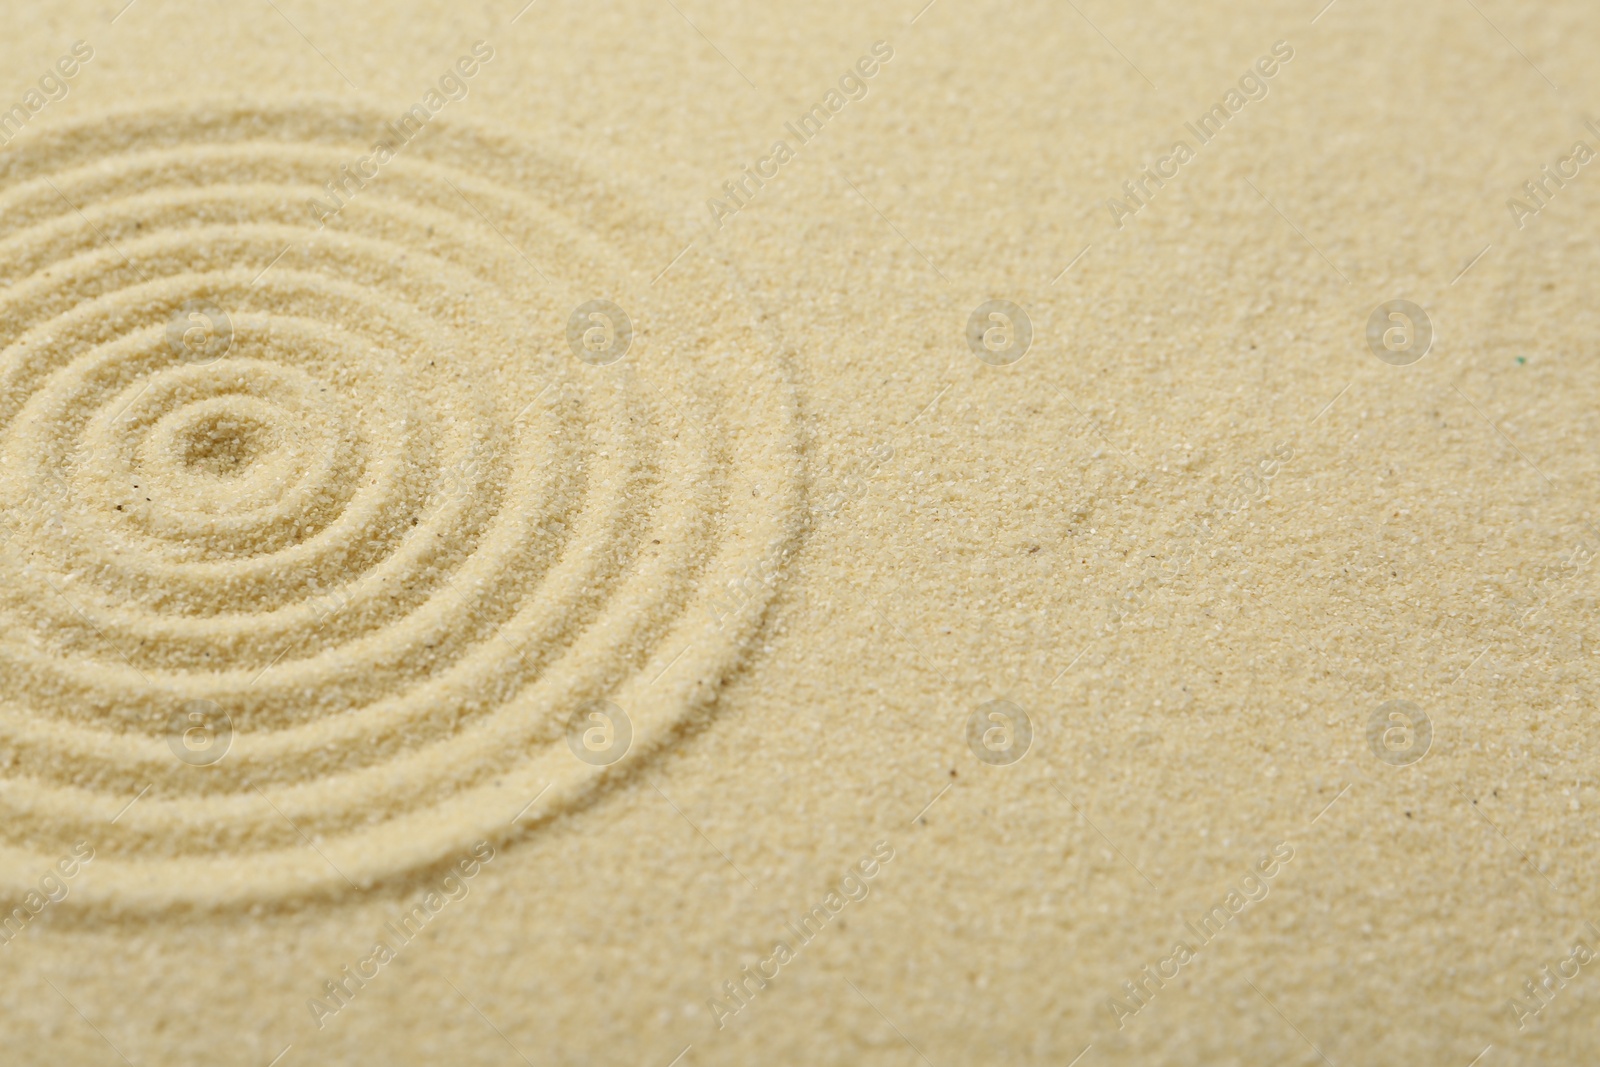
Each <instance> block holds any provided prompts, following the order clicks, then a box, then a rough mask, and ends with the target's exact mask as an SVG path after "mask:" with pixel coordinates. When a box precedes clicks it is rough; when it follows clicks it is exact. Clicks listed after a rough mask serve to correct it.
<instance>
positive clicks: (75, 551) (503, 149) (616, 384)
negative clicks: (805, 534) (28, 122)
mask: <svg viewBox="0 0 1600 1067" xmlns="http://www.w3.org/2000/svg"><path fill="white" fill-rule="evenodd" d="M384 121H385V117H384V116H380V115H376V114H367V113H363V112H359V111H351V110H349V109H330V108H327V107H323V106H317V107H315V108H312V107H305V108H253V107H217V108H213V109H196V108H188V107H185V108H174V109H171V110H167V111H161V112H155V113H151V112H141V113H139V114H127V115H121V116H115V117H111V118H106V119H103V120H97V121H93V122H89V123H85V124H80V125H78V126H76V127H73V128H68V129H62V130H57V131H52V132H51V133H49V134H48V135H42V136H39V137H37V138H34V139H33V140H32V141H31V142H30V143H29V144H28V145H27V146H26V147H23V148H22V149H21V150H19V151H13V152H12V153H11V154H10V155H9V156H8V157H7V158H6V160H5V162H4V163H3V164H0V330H3V332H0V341H3V344H4V347H3V349H0V504H3V506H4V508H5V512H4V517H3V521H0V539H3V541H4V543H3V545H0V888H12V889H16V890H18V891H19V892H20V891H21V890H22V888H23V887H24V886H26V885H27V884H29V883H31V882H32V881H34V880H36V878H37V877H38V875H39V873H40V872H43V871H45V870H46V869H47V868H48V865H49V864H51V863H52V862H53V861H54V860H56V859H57V858H59V857H60V856H62V855H65V854H66V853H67V852H68V851H69V850H70V849H71V847H72V845H73V843H75V842H77V841H79V840H87V841H89V842H91V843H92V844H93V845H94V847H95V849H96V857H95V860H94V863H93V864H92V866H91V868H90V869H89V870H88V871H86V872H85V875H84V877H83V880H82V881H83V888H82V889H80V890H78V893H79V894H80V896H79V897H77V898H75V899H85V898H86V899H88V900H89V901H90V902H94V901H100V902H105V903H110V904H114V905H117V906H121V907H132V908H146V907H162V906H166V905H169V904H173V903H192V904H202V905H206V904H213V905H214V904H229V903H238V902H249V901H254V900H270V899H275V898H284V897H289V896H294V895H298V894H305V893H313V892H323V891H333V890H339V889H342V888H345V887H346V880H347V879H348V880H349V882H351V883H355V884H358V885H366V884H369V883H371V882H373V881H375V880H378V879H381V878H383V877H385V876H386V875H389V874H392V873H395V872H399V871H403V870H405V869H408V868H415V867H419V866H423V865H426V864H428V863H431V862H434V861H436V860H441V859H448V858H450V857H451V855H452V854H453V851H454V850H458V849H462V848H465V847H467V846H469V845H470V843H471V842H472V841H474V840H477V839H478V838H479V837H481V836H489V837H500V836H504V835H506V834H507V833H509V832H511V830H510V826H511V820H512V819H513V817H514V816H517V813H518V811H519V809H522V808H523V807H524V806H525V805H527V804H528V802H529V801H530V800H532V799H533V798H534V797H535V796H537V797H538V800H537V801H536V802H535V803H534V804H533V806H532V807H530V808H527V810H526V811H525V812H524V813H523V814H522V815H521V816H520V820H521V823H522V824H527V823H531V822H534V821H536V820H537V819H538V818H540V817H541V816H544V815H549V814H550V813H552V812H556V811H559V810H561V809H562V808H564V807H567V806H570V805H571V804H572V803H573V802H574V801H575V800H576V799H578V798H580V797H581V796H582V795H583V794H584V793H585V792H586V791H587V790H589V789H590V788H592V787H593V785H594V783H595V782H597V781H598V780H599V779H600V778H601V777H603V776H604V775H605V774H608V773H614V770H615V768H616V767H627V766H630V765H631V764H632V763H634V762H636V761H637V760H638V759H640V758H642V757H643V756H644V755H645V754H647V753H648V752H649V751H650V750H651V749H652V748H654V747H655V746H657V745H659V744H660V743H661V741H662V740H663V739H664V738H665V737H667V736H668V735H669V734H670V733H671V731H672V730H673V729H674V728H675V727H677V726H678V725H680V724H681V723H682V722H683V721H684V720H685V717H686V716H687V715H689V714H691V713H693V712H695V711H696V710H697V709H701V708H704V707H705V706H706V705H708V704H709V703H710V701H711V700H712V699H713V698H714V696H715V691H716V689H717V687H718V686H719V685H720V683H721V681H722V679H723V678H724V677H725V675H726V673H727V671H728V670H729V669H730V668H731V666H732V665H733V663H734V661H735V660H736V658H737V657H738V655H739V654H740V650H741V648H742V647H743V645H744V644H745V643H746V641H747V639H748V638H749V636H750V635H751V634H752V633H753V632H754V629H755V627H757V626H758V625H759V624H760V619H761V615H762V613H763V610H764V606H765V602H766V598H767V596H768V595H769V592H770V589H771V586H772V582H773V580H774V577H775V573H776V567H777V563H778V561H779V560H781V559H782V557H783V556H784V554H785V553H786V551H787V545H788V543H789V541H790V539H791V538H792V537H793V535H794V532H795V530H796V528H797V527H796V516H797V515H798V514H799V509H798V494H799V488H798V487H799V478H798V476H797V464H798V449H797V447H796V437H795V420H794V416H793V407H792V397H791V394H790V392H789V390H788V387H787V385H786V384H785V380H784V378H783V376H782V374H781V372H780V369H779V365H778V362H777V360H776V359H775V358H774V356H773V353H772V352H771V351H770V350H769V349H768V347H767V346H766V345H765V344H764V342H763V340H762V338H761V337H760V336H759V335H758V329H757V327H756V326H755V325H754V324H753V322H754V317H753V316H752V314H751V313H750V311H749V309H748V308H747V307H745V306H744V305H742V304H741V303H739V302H738V301H737V300H736V299H735V298H733V297H731V296H730V295H729V290H730V286H729V284H728V281H727V278H726V276H725V275H724V274H723V273H722V272H721V271H720V269H719V268H718V267H717V266H716V265H715V264H713V263H712V262H711V261H710V260H709V259H708V258H707V257H705V256H703V255H699V254H695V255H690V256H686V257H684V259H683V260H682V261H680V262H679V263H677V264H676V266H675V267H674V268H673V270H672V274H671V276H670V279H668V280H666V281H664V282H662V283H661V284H660V285H658V286H655V287H652V286H651V285H650V281H651V274H652V273H653V272H654V271H655V270H657V269H659V267H660V266H661V264H663V263H665V262H667V261H668V260H670V258H671V257H672V255H674V254H675V253H676V252H677V249H676V248H674V247H673V246H672V242H671V241H670V239H669V238H668V237H667V236H666V235H665V234H664V233H662V232H661V231H660V230H659V229H658V228H657V227H655V226H654V225H653V224H652V223H650V222H649V221H648V219H646V218H642V217H640V216H637V215H635V214H634V213H633V212H632V211H631V210H630V209H629V208H628V207H627V206H626V205H625V204H624V203H623V202H622V200H621V199H619V198H617V197H615V196H613V195H611V194H609V193H607V192H605V191H604V190H602V189H601V188H600V186H599V185H598V184H597V183H594V182H591V181H586V180H583V179H582V178H580V177H579V176H578V174H577V173H576V172H575V171H574V170H572V169H571V168H569V167H566V166H564V165H562V164H560V163H558V162H555V161H553V160H551V159H548V158H545V157H543V156H541V155H540V154H538V153H535V152H533V151H531V150H529V149H528V148H527V147H526V146H525V145H522V144H519V143H517V142H516V141H515V140H513V139H511V138H508V137H506V136H503V135H501V134H498V133H496V132H492V131H487V130H484V129H481V128H477V127H472V126H465V125H462V124H453V125H448V126H447V125H445V124H444V122H443V120H440V121H438V122H436V123H435V124H434V125H433V126H430V128H428V129H427V130H426V131H425V132H424V133H423V135H422V136H420V137H419V138H418V139H416V140H415V141H413V142H412V143H411V144H410V145H408V146H406V147H405V148H404V150H403V151H402V152H401V153H400V154H399V155H398V157H397V158H396V159H395V160H394V161H392V162H390V163H389V164H388V165H387V166H385V167H384V168H383V169H382V171H381V173H380V174H379V176H378V178H377V179H376V180H374V181H372V182H370V183H369V184H368V185H367V187H366V188H365V189H363V190H362V191H360V192H359V194H358V195H356V196H354V197H353V198H351V199H350V202H349V203H348V204H347V205H346V206H345V207H344V208H343V210H342V211H341V212H340V213H339V214H338V215H337V216H335V217H334V218H332V219H330V220H328V222H327V224H326V226H325V227H319V226H318V225H317V220H316V218H315V217H314V216H313V213H312V212H311V211H310V210H309V209H308V207H307V202H308V200H309V199H310V198H311V197H312V196H314V195H317V194H318V193H319V192H322V191H323V189H322V186H323V183H324V182H326V181H327V180H329V179H330V178H332V177H335V176H336V175H337V174H338V171H339V168H340V165H341V164H348V163H351V162H352V161H354V160H356V159H358V158H360V157H362V156H365V155H367V154H368V153H369V152H370V150H371V146H372V144H373V143H374V141H376V140H379V139H382V138H384V137H385V136H386V135H385V134H384V132H383V124H384ZM285 249H287V251H285ZM280 256H281V258H279V257H280ZM269 264H270V269H268V268H269ZM263 272H264V273H263ZM663 294H665V295H663ZM652 297H654V299H652ZM591 300H606V301H613V302H615V304H617V305H619V306H621V307H622V308H624V309H625V310H626V312H627V315H628V317H629V318H630V319H631V323H632V329H633V331H634V333H633V336H632V338H631V341H629V343H628V348H627V352H626V355H625V358H620V359H616V360H614V361H612V359H611V354H610V353H605V352H602V355H603V356H604V358H605V359H606V360H607V362H605V363H603V364H600V363H598V362H596V361H593V360H580V359H578V358H575V356H574V352H573V350H572V348H571V347H570V346H569V344H568V336H567V335H568V320H569V317H570V315H571V314H572V312H573V309H575V308H577V307H578V306H579V305H580V304H584V303H587V302H589V301H591ZM197 316H198V317H197ZM219 319H220V320H221V321H218V320H219ZM174 324H175V325H174ZM191 329H197V330H198V331H199V332H198V333H194V334H187V331H189V330H191ZM186 335H187V336H189V338H190V340H191V341H194V342H196V343H195V344H187V343H185V342H184V341H183V338H184V337H185V336H186ZM174 339H176V341H175V340H174ZM601 341H604V338H601ZM730 582H732V583H735V584H736V585H737V586H738V593H737V595H736V596H730V595H729V593H728V588H727V587H728V583H730ZM732 608H738V609H739V610H730V609H732ZM604 701H610V702H611V703H612V704H614V705H615V706H617V707H620V708H622V709H625V711H626V713H627V714H628V716H629V717H630V720H631V729H632V741H631V745H632V748H631V750H630V752H629V754H628V757H627V758H626V759H624V760H622V761H621V762H620V763H619V764H615V765H607V766H597V765H595V763H594V762H592V761H584V760H579V759H575V758H573V754H572V752H571V751H569V747H568V745H567V743H566V736H567V731H568V726H569V724H570V723H571V722H572V721H573V720H574V719H575V718H578V717H581V715H582V714H583V712H584V710H585V709H586V708H588V707H591V706H603V705H602V704H601V702H604ZM193 709H200V710H202V711H205V713H206V714H214V715H218V716H225V717H226V718H225V721H226V722H227V723H228V724H231V729H232V737H231V741H229V743H228V749H227V752H226V755H225V756H224V757H223V758H222V759H220V760H217V761H212V762H208V761H207V759H202V758H198V757H197V758H193V759H190V758H176V757H175V753H181V752H182V746H181V745H180V746H179V747H178V748H176V749H175V748H174V747H173V746H172V745H170V744H169V735H170V734H171V732H172V730H173V729H174V724H175V723H178V724H181V722H182V721H183V717H184V716H185V715H186V714H188V713H189V712H190V711H191V710H193ZM147 787H148V789H147ZM141 790H147V791H145V792H144V793H143V794H142V796H141V798H140V799H139V800H138V802H137V803H135V804H133V806H132V807H129V808H127V809H126V811H124V812H123V813H122V814H121V815H120V816H117V813H118V811H119V810H120V809H122V808H123V807H124V805H126V804H127V803H128V801H130V800H131V799H133V798H134V797H136V796H140V794H141ZM113 816H117V818H116V821H115V822H112V821H111V820H112V817H113ZM312 842H315V845H312V844H311V843H312Z"/></svg>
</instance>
